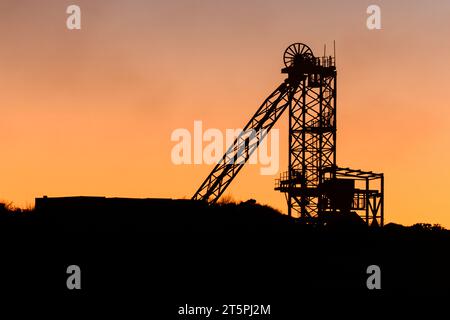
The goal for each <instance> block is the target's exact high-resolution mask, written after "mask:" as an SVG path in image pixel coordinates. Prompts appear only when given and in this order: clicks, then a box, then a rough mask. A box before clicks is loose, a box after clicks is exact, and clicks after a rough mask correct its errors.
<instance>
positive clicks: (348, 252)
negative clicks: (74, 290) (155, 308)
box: [0, 197, 450, 302]
mask: <svg viewBox="0 0 450 320" xmlns="http://www.w3.org/2000/svg"><path fill="white" fill-rule="evenodd" d="M0 234H1V237H2V239H3V240H2V241H3V243H7V244H8V245H5V246H4V247H5V249H4V252H3V257H4V261H5V263H3V265H2V266H1V268H2V270H0V271H2V272H3V273H4V274H11V277H10V278H9V279H10V281H11V283H8V282H6V283H4V284H3V285H4V286H6V287H8V285H9V287H11V288H16V289H17V288H28V289H27V290H28V291H29V290H30V283H32V284H33V285H32V288H43V287H44V288H46V289H48V290H50V291H52V292H53V291H55V292H59V291H61V290H62V291H63V292H66V291H64V290H65V287H64V283H65V280H64V279H65V276H66V275H65V273H64V270H65V269H64V268H65V267H64V266H67V265H70V264H72V263H77V264H79V265H81V268H82V269H83V268H84V269H88V270H89V271H88V274H89V281H87V283H88V284H87V285H86V286H85V290H84V291H83V294H87V293H89V294H90V295H92V294H99V293H101V294H104V293H105V292H109V293H110V294H111V292H116V293H119V292H137V291H138V290H139V289H142V287H146V286H149V287H152V288H156V289H155V290H159V291H160V292H161V295H162V296H165V294H167V295H168V296H170V297H171V298H170V299H172V298H173V297H172V296H171V295H175V296H177V297H178V298H179V299H180V300H181V301H186V300H183V299H187V297H191V298H192V297H196V298H198V299H205V298H206V297H214V299H219V300H220V299H222V298H221V297H223V296H224V295H225V296H226V295H227V294H230V292H232V293H233V297H235V298H236V299H237V298H238V297H241V298H242V299H247V298H248V297H250V296H251V297H259V296H263V297H265V299H266V300H267V299H269V298H270V299H276V301H278V300H279V299H281V298H282V299H283V301H285V302H287V301H291V300H289V299H292V295H291V294H290V292H292V291H298V294H297V296H299V297H300V296H304V297H305V298H307V297H311V295H314V294H318V293H320V294H321V295H323V294H324V291H325V292H326V294H329V295H334V294H338V293H339V294H343V292H345V293H347V294H350V293H355V292H357V294H358V295H359V294H363V295H367V294H370V295H371V296H373V295H375V299H376V297H377V296H379V295H380V294H378V295H377V294H375V293H373V292H369V291H368V289H367V288H366V282H365V281H366V279H367V273H366V268H367V267H368V266H369V265H372V264H375V265H379V266H380V268H381V270H382V293H383V294H382V295H381V296H382V297H385V296H388V297H391V296H393V295H399V294H400V295H404V296H409V295H419V296H422V295H447V294H448V290H449V288H450V275H449V274H448V270H450V261H449V257H448V248H449V247H450V231H448V230H445V229H444V228H442V227H440V226H438V225H434V226H433V225H429V224H416V225H414V226H411V227H405V226H402V225H398V224H393V223H390V224H387V225H385V226H384V227H383V228H371V227H368V226H366V225H365V224H363V223H361V221H360V220H358V219H357V218H356V217H355V216H354V215H350V216H345V217H341V218H336V219H334V220H330V221H328V222H327V223H326V224H325V225H323V226H314V225H304V224H299V223H297V221H296V220H294V219H291V218H289V217H288V216H285V215H282V214H281V213H280V212H278V211H277V210H275V209H273V208H270V207H268V206H264V205H260V204H257V203H256V201H254V200H249V201H246V202H241V203H222V204H216V205H213V206H208V205H206V204H204V203H202V202H197V201H191V200H171V199H123V198H103V197H71V198H41V200H37V201H36V208H35V209H34V210H24V211H22V210H13V211H11V210H8V209H7V208H6V207H5V206H0ZM30 266H33V267H32V268H31V269H30V268H29V267H30ZM58 270H59V271H58ZM61 270H63V271H61ZM118 274H119V275H120V277H119V278H118ZM12 279H14V280H12ZM18 279H19V280H18ZM111 279H126V280H120V281H119V280H117V281H116V280H114V281H112V280H111ZM192 288H195V292H193V291H192V290H193V289H192ZM22 290H23V289H22ZM299 290H300V291H299ZM86 292H87V293H86ZM66 294H67V292H66ZM168 299H169V298H168ZM224 299H225V298H224ZM227 299H228V298H227ZM261 299H262V298H261ZM170 301H172V300H170ZM215 301H216V300H215ZM221 301H223V300H221ZM274 301H275V300H274Z"/></svg>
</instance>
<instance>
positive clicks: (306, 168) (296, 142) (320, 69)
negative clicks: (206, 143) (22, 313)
mask: <svg viewBox="0 0 450 320" xmlns="http://www.w3.org/2000/svg"><path fill="white" fill-rule="evenodd" d="M283 60H284V64H285V68H283V69H282V70H281V72H282V73H285V74H287V75H288V76H287V79H286V80H285V81H284V82H283V83H282V84H281V85H279V86H278V87H277V89H275V91H274V92H272V94H271V95H269V97H267V99H266V100H265V101H264V102H263V104H262V105H261V106H260V107H259V108H258V110H257V111H256V113H255V114H254V115H253V117H252V118H251V119H250V121H249V122H248V123H247V125H246V126H245V127H244V130H243V131H242V133H241V134H240V135H239V136H238V137H237V138H236V139H235V141H234V142H233V144H232V145H231V146H230V147H229V148H228V149H227V151H226V152H225V154H224V155H223V157H222V158H221V160H220V161H219V162H218V163H217V165H216V166H215V167H214V169H213V170H212V172H211V173H210V174H209V176H208V177H207V178H206V179H205V180H204V182H203V183H202V184H201V185H200V187H199V189H198V190H197V192H196V193H195V194H194V196H193V197H192V199H193V200H202V201H206V202H208V203H215V202H216V201H217V200H218V199H219V198H220V196H221V195H222V194H223V193H224V192H225V190H226V188H227V187H228V186H229V185H230V183H231V182H232V181H233V179H234V178H235V177H236V175H237V174H238V173H239V171H240V170H241V169H242V167H243V166H244V165H245V163H246V162H247V161H248V159H249V158H250V156H251V155H252V153H253V152H254V151H255V150H256V149H257V148H258V146H259V144H260V143H261V141H262V140H263V139H264V137H265V136H266V135H267V133H268V132H269V131H270V129H271V128H272V127H273V126H274V124H275V123H276V122H277V121H278V119H279V118H280V117H281V115H282V114H283V112H284V111H285V110H289V163H288V171H287V172H285V173H283V174H281V177H280V179H277V180H276V181H275V190H278V191H281V192H284V193H285V195H286V200H287V204H288V214H289V215H290V216H292V217H295V218H299V220H300V221H304V222H307V223H310V222H311V223H326V221H329V220H328V219H329V218H331V219H332V218H333V217H335V216H336V214H342V215H345V214H348V213H351V212H352V211H353V212H358V215H359V216H360V217H361V219H363V220H364V221H365V222H366V223H367V224H370V225H374V226H377V225H383V219H384V176H383V174H382V173H373V172H372V171H362V170H355V169H350V168H342V167H338V166H337V165H336V67H335V57H331V56H328V57H327V56H325V54H324V56H323V57H319V58H318V57H314V55H313V52H312V50H311V49H310V48H309V47H308V46H307V45H305V44H302V43H294V44H292V45H290V46H289V47H288V48H287V49H286V51H285V52H284V56H283ZM374 184H377V185H376V186H375V188H373V186H374Z"/></svg>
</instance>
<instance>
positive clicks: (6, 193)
mask: <svg viewBox="0 0 450 320" xmlns="http://www.w3.org/2000/svg"><path fill="white" fill-rule="evenodd" d="M71 4H77V5H79V6H80V7H81V20H82V22H81V23H82V25H81V26H82V29H81V30H68V29H67V28H66V19H67V16H68V15H67V14H66V8H67V6H68V5H71ZM370 4H378V5H379V6H380V7H381V19H382V20H381V21H382V22H381V23H382V30H374V31H369V30H368V29H367V28H366V18H367V16H368V15H367V14H366V8H367V6H368V5H370ZM449 31H450V2H449V1H444V0H442V1H406V0H404V1H400V0H398V1H361V0H353V1H349V0H347V1H301V0H295V1H291V0H270V1H264V0H246V1H244V0H239V1H235V0H227V1H219V0H217V1H216V0H208V1H206V0H203V1H193V0H178V1H174V0H171V1H163V0H160V1H138V0H128V1H113V0H109V1H102V0H97V1H82V0H71V1H63V0H58V1H56V0H55V1H49V0H42V1H34V0H33V1H31V0H29V1H23V0H20V1H18V0H2V1H1V2H0V34H1V36H0V41H1V50H0V88H1V94H0V108H1V115H0V150H1V154H2V156H1V165H0V199H2V200H4V201H13V202H14V204H15V205H17V206H21V207H24V206H27V205H33V204H34V198H35V197H40V196H42V195H48V196H70V195H99V196H121V197H167V198H180V197H191V196H192V195H193V193H194V192H195V191H196V190H197V188H198V187H199V185H200V183H201V182H202V181H203V179H204V178H205V177H206V176H207V174H208V173H209V171H210V170H211V168H212V167H211V166H208V165H178V166H177V165H174V164H173V163H172V161H171V149H172V148H173V146H174V145H175V142H172V141H171V140H170V136H171V133H172V132H173V130H175V129H177V128H187V129H189V130H193V124H194V120H202V121H203V127H204V129H208V128H218V129H220V130H225V129H227V128H242V127H243V126H244V125H245V123H246V122H247V121H248V120H249V118H250V117H251V116H252V115H253V113H254V112H255V111H256V109H257V107H258V106H259V105H260V104H261V103H262V102H263V100H264V99H265V98H266V97H267V95H269V94H270V93H271V92H272V91H273V90H274V89H275V88H276V87H277V86H278V85H279V84H280V83H281V82H282V81H283V80H284V77H283V75H282V74H281V73H280V69H281V67H282V66H283V62H282V54H283V51H284V50H285V49H286V47H287V46H288V45H289V44H291V43H293V42H304V43H306V44H308V45H309V46H310V47H311V48H312V49H313V51H314V53H315V54H316V56H319V55H321V54H322V52H323V45H324V44H325V43H326V44H327V48H328V52H329V53H331V49H332V43H333V40H335V41H336V50H337V69H338V100H337V103H338V137H337V159H338V164H339V165H340V166H350V167H352V168H357V169H358V168H360V169H364V170H372V171H375V172H384V173H385V179H386V180H385V181H386V182H385V187H386V200H385V216H386V222H398V223H402V224H413V223H416V222H429V223H440V224H442V225H443V226H446V227H447V228H449V227H450V201H448V199H449V183H450V167H449V163H450V105H449V104H450V102H449V101H450V100H449V98H448V90H449V88H450V61H449V59H450V39H449ZM286 120H287V118H286V117H283V118H282V119H281V120H280V122H279V123H278V124H277V125H276V128H279V129H280V138H281V146H280V148H281V151H280V152H281V158H280V161H281V164H280V170H279V172H282V171H285V170H286V168H287V152H288V151H287V132H286V130H287V121H286ZM259 169H260V167H259V166H258V165H250V166H246V167H245V168H244V169H243V170H242V171H241V173H240V174H239V176H238V177H237V178H236V179H235V180H234V181H233V183H232V184H231V186H230V188H229V189H228V190H227V193H230V194H232V195H233V197H234V198H235V199H237V200H246V199H249V198H254V199H257V200H258V201H259V202H261V203H265V204H270V205H272V206H274V207H276V208H278V209H281V210H282V211H286V206H285V201H284V196H283V195H282V194H281V193H278V192H276V191H274V190H273V187H274V179H275V178H276V177H277V176H278V174H277V175H274V176H262V175H260V174H259Z"/></svg>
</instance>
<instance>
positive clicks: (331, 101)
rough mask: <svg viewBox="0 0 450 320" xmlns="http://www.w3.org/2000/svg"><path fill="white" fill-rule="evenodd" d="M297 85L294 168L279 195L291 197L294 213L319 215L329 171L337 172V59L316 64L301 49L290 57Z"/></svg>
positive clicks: (292, 120)
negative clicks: (324, 174) (325, 174)
mask: <svg viewBox="0 0 450 320" xmlns="http://www.w3.org/2000/svg"><path fill="white" fill-rule="evenodd" d="M284 62H285V64H286V68H284V69H283V70H282V72H283V73H287V74H288V79H287V81H288V82H290V83H291V84H292V88H293V90H295V92H293V94H292V99H291V100H290V105H289V165H288V171H287V172H286V173H284V174H282V176H281V179H280V180H278V185H277V186H276V189H277V190H279V191H282V192H285V193H286V197H287V204H288V213H289V215H291V216H296V217H301V218H304V219H307V218H314V217H317V216H318V214H319V206H320V194H319V186H320V185H321V183H322V175H321V172H322V171H323V168H326V167H335V166H336V68H335V66H334V58H333V57H322V58H315V57H314V56H313V54H312V51H311V49H310V48H309V47H307V46H306V45H304V44H300V43H296V44H293V45H291V46H290V47H289V48H288V49H287V50H286V51H285V54H284Z"/></svg>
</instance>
